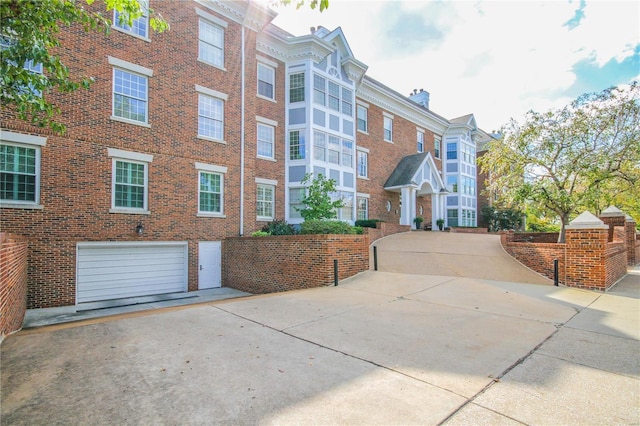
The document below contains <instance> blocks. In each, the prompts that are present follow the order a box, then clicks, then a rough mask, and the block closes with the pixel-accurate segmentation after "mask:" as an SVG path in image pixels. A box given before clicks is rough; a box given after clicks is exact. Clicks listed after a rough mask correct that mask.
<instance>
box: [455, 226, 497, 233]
mask: <svg viewBox="0 0 640 426" xmlns="http://www.w3.org/2000/svg"><path fill="white" fill-rule="evenodd" d="M449 232H451V233H452V234H486V233H488V232H489V230H488V229H487V228H460V227H456V226H452V227H450V228H449Z"/></svg>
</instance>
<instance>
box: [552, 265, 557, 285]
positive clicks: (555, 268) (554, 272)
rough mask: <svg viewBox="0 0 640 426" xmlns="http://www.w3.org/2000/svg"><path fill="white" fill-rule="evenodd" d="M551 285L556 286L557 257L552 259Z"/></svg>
mask: <svg viewBox="0 0 640 426" xmlns="http://www.w3.org/2000/svg"><path fill="white" fill-rule="evenodd" d="M553 285H555V286H556V287H557V286H558V259H553Z"/></svg>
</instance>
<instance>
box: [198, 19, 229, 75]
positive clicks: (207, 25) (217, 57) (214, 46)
mask: <svg viewBox="0 0 640 426" xmlns="http://www.w3.org/2000/svg"><path fill="white" fill-rule="evenodd" d="M199 30H200V31H199V41H198V59H200V60H202V61H204V62H207V63H209V64H211V65H215V66H217V67H220V68H223V67H224V29H223V28H222V27H220V26H218V25H215V24H213V23H211V22H209V21H206V20H204V19H200V25H199Z"/></svg>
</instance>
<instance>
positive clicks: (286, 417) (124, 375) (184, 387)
mask: <svg viewBox="0 0 640 426" xmlns="http://www.w3.org/2000/svg"><path fill="white" fill-rule="evenodd" d="M425 234H428V233H425ZM409 238H414V237H413V236H410V237H409ZM637 269H638V271H637V272H638V273H639V275H634V274H630V275H629V276H628V277H627V279H626V280H625V282H623V283H620V284H619V286H620V288H619V289H617V288H614V290H613V291H611V292H609V293H605V294H602V293H597V292H592V291H586V290H578V289H568V288H564V287H554V286H552V285H539V284H525V283H517V282H508V281H499V280H487V279H482V278H475V277H463V276H442V275H416V274H406V273H405V274H401V273H393V272H382V271H379V272H373V271H369V272H365V273H363V274H360V275H358V276H356V277H353V278H350V279H348V280H345V281H342V282H341V283H340V285H339V286H338V287H333V286H332V287H323V288H317V289H311V290H302V291H294V292H288V293H279V294H271V295H264V296H252V297H245V298H241V299H230V300H223V301H216V302H208V303H206V304H198V305H193V306H186V307H179V308H170V309H157V310H153V311H145V312H140V313H135V314H128V315H129V316H127V317H110V318H109V319H108V320H107V321H104V322H98V323H89V324H87V323H82V322H80V323H73V324H65V325H58V326H56V327H48V328H47V327H45V328H39V329H32V330H25V331H23V332H20V333H17V334H15V335H12V336H9V337H7V338H6V339H5V340H4V342H3V343H2V346H1V347H0V351H1V352H0V355H1V364H0V375H1V378H0V379H1V380H0V384H1V386H0V403H1V404H0V406H1V418H0V420H1V423H2V424H243V425H244V424H422V425H424V424H434V425H435V424H442V423H446V424H453V425H460V424H474V425H475V424H492V425H493V424H539V425H547V424H548V425H552V424H553V425H557V424H581V425H582V424H593V425H596V424H597V425H602V424H638V423H639V422H640V412H639V408H638V407H640V361H639V359H640V358H639V357H638V354H639V353H640V315H639V312H640V299H639V297H640V295H639V293H640V268H637Z"/></svg>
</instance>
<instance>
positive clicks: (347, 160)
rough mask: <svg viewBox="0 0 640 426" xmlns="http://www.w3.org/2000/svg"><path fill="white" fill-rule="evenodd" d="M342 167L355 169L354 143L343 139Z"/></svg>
mask: <svg viewBox="0 0 640 426" xmlns="http://www.w3.org/2000/svg"><path fill="white" fill-rule="evenodd" d="M342 165H343V166H346V167H353V141H350V140H346V139H342Z"/></svg>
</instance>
